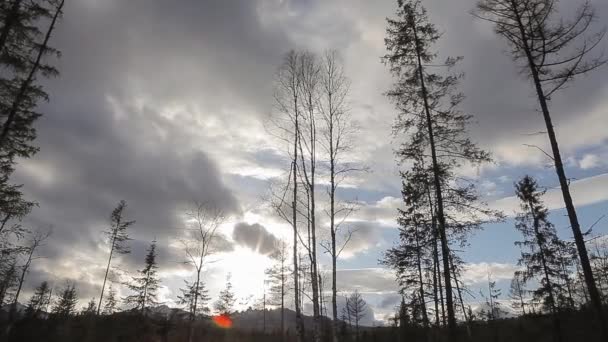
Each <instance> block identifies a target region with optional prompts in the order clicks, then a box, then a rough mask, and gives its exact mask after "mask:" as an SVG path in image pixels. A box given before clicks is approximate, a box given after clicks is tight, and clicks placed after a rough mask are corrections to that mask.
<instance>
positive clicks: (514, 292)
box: [509, 271, 528, 316]
mask: <svg viewBox="0 0 608 342" xmlns="http://www.w3.org/2000/svg"><path fill="white" fill-rule="evenodd" d="M525 286H526V283H525V282H524V280H523V276H522V273H521V272H520V271H517V272H515V274H514V275H513V279H511V286H510V288H509V298H510V299H511V300H512V302H511V306H512V307H513V308H514V309H515V310H521V314H522V315H524V316H525V315H526V293H527V292H528V291H527V290H526V288H525Z"/></svg>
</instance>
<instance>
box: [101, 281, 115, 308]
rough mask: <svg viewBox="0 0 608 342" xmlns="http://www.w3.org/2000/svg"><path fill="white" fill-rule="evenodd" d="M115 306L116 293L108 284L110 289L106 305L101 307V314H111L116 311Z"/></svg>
mask: <svg viewBox="0 0 608 342" xmlns="http://www.w3.org/2000/svg"><path fill="white" fill-rule="evenodd" d="M116 304H118V301H117V299H116V291H114V288H113V286H112V284H110V289H109V290H108V295H107V296H106V303H105V304H104V307H103V314H104V315H111V314H113V313H114V312H115V311H116Z"/></svg>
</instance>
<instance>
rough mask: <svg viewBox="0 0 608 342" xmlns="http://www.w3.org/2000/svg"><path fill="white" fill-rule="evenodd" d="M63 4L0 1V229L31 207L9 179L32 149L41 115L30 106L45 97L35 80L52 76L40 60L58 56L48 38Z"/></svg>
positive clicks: (52, 71)
mask: <svg viewBox="0 0 608 342" xmlns="http://www.w3.org/2000/svg"><path fill="white" fill-rule="evenodd" d="M63 4H64V1H63V0H62V1H58V0H41V1H23V0H13V1H3V2H2V4H0V21H1V22H2V23H3V26H2V27H1V28H0V66H1V67H2V70H3V72H2V75H0V118H1V120H0V121H1V122H2V124H1V125H0V221H1V222H2V223H1V226H0V232H2V231H3V230H4V228H5V225H6V223H7V222H8V221H9V220H10V219H17V220H20V219H22V218H23V216H25V215H26V214H27V213H29V211H30V210H31V209H32V207H33V206H34V203H33V202H30V201H26V200H25V199H23V193H22V192H21V185H14V184H12V183H11V182H10V178H11V176H12V173H13V171H14V170H15V164H16V158H30V157H31V156H32V155H34V154H35V153H36V152H37V151H38V148H37V147H36V146H34V145H33V141H34V140H35V139H36V130H35V128H34V122H35V121H36V120H37V119H38V118H39V117H40V116H41V114H40V113H38V112H36V107H37V106H38V105H39V103H40V101H41V100H48V95H47V93H46V92H45V91H44V89H43V88H42V86H41V85H40V84H37V83H36V81H37V80H38V79H39V78H40V76H42V77H51V76H55V75H57V74H58V72H57V70H56V69H55V67H53V66H52V65H50V64H47V63H46V61H45V60H46V58H47V57H48V56H50V55H55V56H58V55H59V52H58V51H57V50H55V49H53V48H52V47H50V46H49V40H50V38H51V34H52V32H53V30H54V28H55V25H56V22H57V20H58V19H59V17H60V16H61V14H62V8H63ZM49 22H50V23H49ZM45 23H48V26H47V27H46V28H45V27H44V24H45Z"/></svg>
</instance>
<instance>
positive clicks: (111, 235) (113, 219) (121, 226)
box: [97, 200, 135, 315]
mask: <svg viewBox="0 0 608 342" xmlns="http://www.w3.org/2000/svg"><path fill="white" fill-rule="evenodd" d="M126 208H127V202H125V201H124V200H121V201H120V202H118V206H117V207H116V208H114V210H113V211H112V214H111V215H110V223H111V225H110V228H109V229H108V230H107V231H106V232H105V233H106V235H107V236H108V240H109V243H110V256H109V257H108V266H107V267H106V273H105V275H104V277H103V285H102V286H101V295H100V296H99V304H97V314H98V315H99V313H100V312H101V303H102V302H103V292H104V290H105V288H106V281H107V280H108V273H109V272H110V265H111V263H112V257H113V256H114V253H118V254H128V253H130V252H131V251H130V250H129V247H128V246H127V245H126V242H127V241H129V240H131V239H130V238H129V234H128V232H127V228H129V226H131V225H132V224H133V223H135V221H128V220H125V219H124V217H123V215H124V211H125V209H126Z"/></svg>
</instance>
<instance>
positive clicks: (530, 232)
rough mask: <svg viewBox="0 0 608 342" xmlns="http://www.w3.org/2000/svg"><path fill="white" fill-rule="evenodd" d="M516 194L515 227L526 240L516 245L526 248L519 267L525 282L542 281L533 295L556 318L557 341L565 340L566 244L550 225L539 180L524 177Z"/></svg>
mask: <svg viewBox="0 0 608 342" xmlns="http://www.w3.org/2000/svg"><path fill="white" fill-rule="evenodd" d="M515 193H516V195H517V197H518V198H519V200H520V202H521V203H520V206H521V212H520V213H519V214H518V215H517V217H516V218H515V221H516V224H515V227H516V228H517V230H518V231H520V232H521V233H522V235H523V237H524V240H523V241H518V242H516V244H517V245H518V246H520V247H521V248H522V253H521V258H520V260H519V264H520V265H522V266H525V270H524V271H523V273H522V274H523V279H524V281H528V280H529V279H531V278H540V287H539V288H538V289H536V290H534V291H533V292H532V294H533V296H534V298H535V299H536V300H540V301H542V303H543V306H544V308H545V309H546V310H547V311H549V312H550V313H551V314H552V316H553V321H554V325H555V330H554V333H555V339H556V340H559V339H560V338H561V332H560V321H559V317H558V310H559V306H558V302H557V296H558V294H559V293H560V292H562V291H563V288H562V285H561V283H560V281H559V279H560V278H561V277H563V273H562V271H561V263H560V260H559V255H558V253H559V250H560V248H562V242H561V241H560V240H559V238H558V237H557V232H556V230H555V227H554V226H553V224H552V223H551V222H549V218H548V215H549V210H548V209H547V208H546V207H545V206H544V204H543V201H542V196H543V194H544V193H545V191H544V190H540V189H539V187H538V184H537V183H536V180H534V179H533V178H532V177H530V176H525V177H523V178H522V179H521V180H520V181H519V182H518V183H517V184H515Z"/></svg>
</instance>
